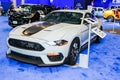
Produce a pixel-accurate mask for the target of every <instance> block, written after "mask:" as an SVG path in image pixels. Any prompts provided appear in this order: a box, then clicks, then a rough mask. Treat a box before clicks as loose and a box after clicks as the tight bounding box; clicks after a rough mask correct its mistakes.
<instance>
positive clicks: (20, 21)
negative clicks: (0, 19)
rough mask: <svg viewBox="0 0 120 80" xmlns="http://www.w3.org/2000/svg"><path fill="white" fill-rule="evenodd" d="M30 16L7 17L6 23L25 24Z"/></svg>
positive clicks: (12, 24)
mask: <svg viewBox="0 0 120 80" xmlns="http://www.w3.org/2000/svg"><path fill="white" fill-rule="evenodd" d="M29 21H30V18H12V17H9V19H8V24H9V25H10V26H12V27H16V26H19V25H23V24H27V23H29Z"/></svg>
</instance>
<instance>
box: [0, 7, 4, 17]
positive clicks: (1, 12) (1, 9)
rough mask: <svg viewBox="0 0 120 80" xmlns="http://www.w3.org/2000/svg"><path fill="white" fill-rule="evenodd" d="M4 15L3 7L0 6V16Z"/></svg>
mask: <svg viewBox="0 0 120 80" xmlns="http://www.w3.org/2000/svg"><path fill="white" fill-rule="evenodd" d="M3 14H4V9H3V7H2V6H1V5H0V15H3Z"/></svg>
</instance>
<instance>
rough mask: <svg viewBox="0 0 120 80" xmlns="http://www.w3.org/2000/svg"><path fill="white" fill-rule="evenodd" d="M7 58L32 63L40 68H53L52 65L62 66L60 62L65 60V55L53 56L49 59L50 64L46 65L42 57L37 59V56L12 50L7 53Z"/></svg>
mask: <svg viewBox="0 0 120 80" xmlns="http://www.w3.org/2000/svg"><path fill="white" fill-rule="evenodd" d="M6 56H7V57H8V58H12V59H15V60H18V61H21V62H25V63H30V64H35V65H38V66H52V65H60V64H62V62H59V61H61V60H62V59H63V55H62V54H61V55H59V56H52V57H48V59H49V61H50V62H49V64H47V63H45V62H44V61H43V60H42V58H41V57H36V56H30V55H24V54H21V53H18V52H14V51H11V50H8V51H7V54H6Z"/></svg>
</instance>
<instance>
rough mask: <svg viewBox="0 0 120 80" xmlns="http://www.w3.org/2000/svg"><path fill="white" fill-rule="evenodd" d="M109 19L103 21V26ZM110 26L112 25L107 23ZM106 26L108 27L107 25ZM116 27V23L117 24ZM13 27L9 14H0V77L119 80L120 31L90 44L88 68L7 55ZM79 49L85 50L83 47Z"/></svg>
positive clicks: (16, 79)
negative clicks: (36, 62)
mask: <svg viewBox="0 0 120 80" xmlns="http://www.w3.org/2000/svg"><path fill="white" fill-rule="evenodd" d="M106 25H109V23H107V22H105V23H104V25H103V27H104V28H105V27H106ZM109 27H111V26H110V25H109ZM109 27H108V26H107V28H109ZM117 27H118V26H117ZM11 30H12V28H11V27H10V26H9V25H8V17H4V16H1V17H0V80H119V79H120V35H117V34H111V33H107V32H106V34H107V36H106V37H105V38H104V39H102V41H101V43H100V44H97V43H94V44H92V45H91V50H90V61H89V68H88V69H85V68H80V67H77V68H73V67H70V66H64V65H60V66H54V67H38V66H36V65H32V64H27V63H22V62H19V61H16V60H12V59H9V58H7V57H6V51H7V49H8V48H7V43H6V40H7V36H8V34H9V32H10V31H11ZM82 53H87V49H85V50H84V51H83V52H82Z"/></svg>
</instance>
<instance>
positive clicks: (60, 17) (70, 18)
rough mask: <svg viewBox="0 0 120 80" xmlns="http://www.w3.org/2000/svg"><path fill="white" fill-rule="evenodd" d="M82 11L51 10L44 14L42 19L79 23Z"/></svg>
mask: <svg viewBox="0 0 120 80" xmlns="http://www.w3.org/2000/svg"><path fill="white" fill-rule="evenodd" d="M82 17H83V14H82V13H77V12H53V13H49V14H48V15H46V17H45V18H44V19H43V21H47V22H62V23H70V24H81V18H82Z"/></svg>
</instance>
